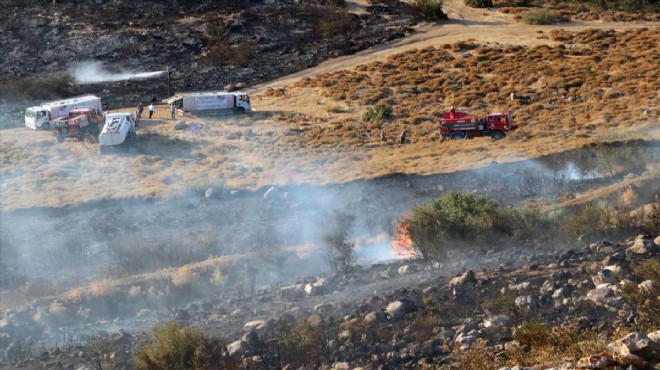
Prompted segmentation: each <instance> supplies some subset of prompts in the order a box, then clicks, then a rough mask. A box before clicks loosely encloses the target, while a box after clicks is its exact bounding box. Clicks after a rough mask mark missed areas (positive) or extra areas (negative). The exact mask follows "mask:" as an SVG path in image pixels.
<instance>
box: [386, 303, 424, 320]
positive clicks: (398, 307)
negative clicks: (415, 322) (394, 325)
mask: <svg viewBox="0 0 660 370" xmlns="http://www.w3.org/2000/svg"><path fill="white" fill-rule="evenodd" d="M416 309H417V307H416V306H415V304H414V303H413V302H412V301H410V300H407V299H401V300H398V301H395V302H392V303H390V304H388V305H387V308H385V312H387V314H388V315H390V317H391V318H392V319H393V320H398V319H401V318H403V316H404V315H405V314H407V313H409V312H413V311H415V310H416Z"/></svg>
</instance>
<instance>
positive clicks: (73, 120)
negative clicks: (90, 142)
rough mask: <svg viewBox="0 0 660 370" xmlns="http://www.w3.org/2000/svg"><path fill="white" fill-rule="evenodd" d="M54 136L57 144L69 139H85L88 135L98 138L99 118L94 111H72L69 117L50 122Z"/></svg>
mask: <svg viewBox="0 0 660 370" xmlns="http://www.w3.org/2000/svg"><path fill="white" fill-rule="evenodd" d="M50 127H52V130H53V136H55V138H57V142H58V143H61V142H63V141H64V140H65V139H66V138H67V137H75V138H77V139H79V140H82V139H84V137H85V134H86V133H90V134H91V135H92V137H96V135H98V131H99V116H98V114H97V112H96V110H94V109H90V108H83V109H72V110H71V111H70V112H69V114H68V116H67V117H62V118H58V119H55V120H53V121H50Z"/></svg>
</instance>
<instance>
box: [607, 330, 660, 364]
mask: <svg viewBox="0 0 660 370" xmlns="http://www.w3.org/2000/svg"><path fill="white" fill-rule="evenodd" d="M608 348H609V349H610V350H611V351H612V352H613V353H614V354H615V356H621V357H624V358H628V357H629V355H634V356H637V357H639V358H641V359H642V360H644V361H646V362H650V363H656V362H660V344H658V343H656V342H655V341H654V340H653V339H651V338H649V337H648V336H647V335H645V334H642V333H639V332H634V333H630V334H628V335H626V336H625V337H624V338H623V339H620V340H617V341H616V342H613V343H610V344H609V345H608ZM632 365H635V366H637V365H636V364H634V363H632ZM638 367H640V366H638Z"/></svg>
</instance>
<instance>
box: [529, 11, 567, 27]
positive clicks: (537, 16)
mask: <svg viewBox="0 0 660 370" xmlns="http://www.w3.org/2000/svg"><path fill="white" fill-rule="evenodd" d="M522 21H523V22H525V23H527V24H536V25H544V24H554V23H557V22H558V21H559V16H558V15H557V13H555V12H554V11H552V10H546V9H536V10H530V11H527V12H525V13H523V15H522Z"/></svg>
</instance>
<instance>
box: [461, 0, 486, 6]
mask: <svg viewBox="0 0 660 370" xmlns="http://www.w3.org/2000/svg"><path fill="white" fill-rule="evenodd" d="M464 1H465V5H467V6H469V7H471V8H490V7H492V6H493V1H492V0H464Z"/></svg>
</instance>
